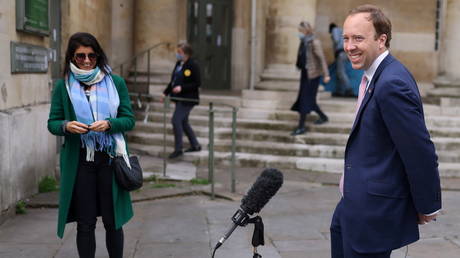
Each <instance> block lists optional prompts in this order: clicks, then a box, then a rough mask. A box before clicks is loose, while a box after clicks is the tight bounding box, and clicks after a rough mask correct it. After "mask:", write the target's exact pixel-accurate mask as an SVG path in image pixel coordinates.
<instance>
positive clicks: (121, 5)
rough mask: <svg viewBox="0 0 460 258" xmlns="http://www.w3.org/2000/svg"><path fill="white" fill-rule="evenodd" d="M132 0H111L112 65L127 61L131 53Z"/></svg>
mask: <svg viewBox="0 0 460 258" xmlns="http://www.w3.org/2000/svg"><path fill="white" fill-rule="evenodd" d="M133 22H134V2H133V1H126V0H112V40H111V44H112V56H111V58H110V63H111V64H112V66H115V65H119V64H121V63H124V62H126V61H128V60H129V59H130V58H131V57H132V55H133V36H134V33H133V27H134V26H133V24H134V23H133Z"/></svg>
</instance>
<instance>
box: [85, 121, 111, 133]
mask: <svg viewBox="0 0 460 258" xmlns="http://www.w3.org/2000/svg"><path fill="white" fill-rule="evenodd" d="M109 128H110V124H109V121H107V120H99V121H96V122H94V123H92V124H91V125H90V126H89V129H90V130H92V131H95V132H105V131H107V129H109Z"/></svg>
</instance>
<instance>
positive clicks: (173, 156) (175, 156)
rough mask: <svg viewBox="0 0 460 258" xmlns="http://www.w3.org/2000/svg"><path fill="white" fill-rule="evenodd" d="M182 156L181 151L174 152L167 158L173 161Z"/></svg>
mask: <svg viewBox="0 0 460 258" xmlns="http://www.w3.org/2000/svg"><path fill="white" fill-rule="evenodd" d="M183 154H184V152H183V151H174V152H173V153H171V154H169V156H168V158H170V159H175V158H178V157H180V156H182V155H183Z"/></svg>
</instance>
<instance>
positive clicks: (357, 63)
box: [343, 13, 387, 70]
mask: <svg viewBox="0 0 460 258" xmlns="http://www.w3.org/2000/svg"><path fill="white" fill-rule="evenodd" d="M369 17H370V14H369V13H357V14H353V15H350V16H348V17H347V19H346V20H345V22H344V24H343V49H344V50H345V52H346V53H347V55H348V59H350V61H351V65H352V67H353V69H360V70H366V69H368V68H369V67H370V66H371V65H372V63H373V62H374V60H375V59H376V58H377V57H378V56H379V55H380V54H381V53H383V52H384V51H385V50H386V47H385V42H386V39H387V36H386V35H385V34H382V35H380V36H379V37H378V38H377V39H375V35H376V32H375V29H374V25H373V24H372V21H370V20H369Z"/></svg>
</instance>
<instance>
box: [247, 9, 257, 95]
mask: <svg viewBox="0 0 460 258" xmlns="http://www.w3.org/2000/svg"><path fill="white" fill-rule="evenodd" d="M256 10H257V0H252V6H251V74H250V82H249V89H250V90H254V84H255V83H256V72H257V67H256V64H257V60H256V47H257V42H256V40H257V38H256V36H257V35H256V25H257V24H256V22H257V20H256Z"/></svg>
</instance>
